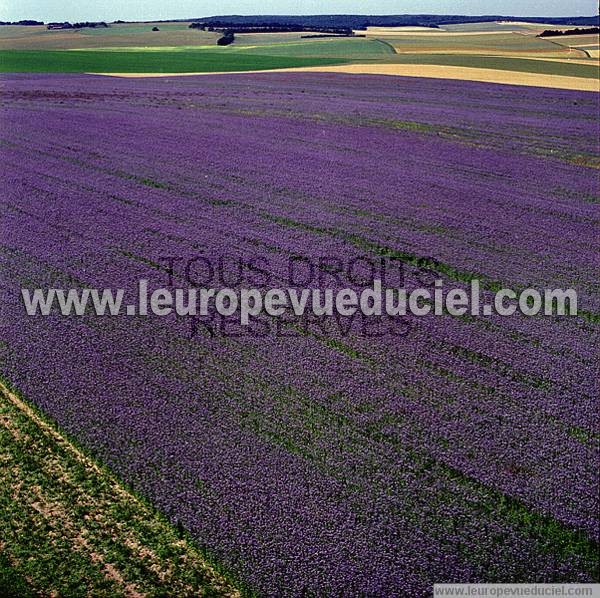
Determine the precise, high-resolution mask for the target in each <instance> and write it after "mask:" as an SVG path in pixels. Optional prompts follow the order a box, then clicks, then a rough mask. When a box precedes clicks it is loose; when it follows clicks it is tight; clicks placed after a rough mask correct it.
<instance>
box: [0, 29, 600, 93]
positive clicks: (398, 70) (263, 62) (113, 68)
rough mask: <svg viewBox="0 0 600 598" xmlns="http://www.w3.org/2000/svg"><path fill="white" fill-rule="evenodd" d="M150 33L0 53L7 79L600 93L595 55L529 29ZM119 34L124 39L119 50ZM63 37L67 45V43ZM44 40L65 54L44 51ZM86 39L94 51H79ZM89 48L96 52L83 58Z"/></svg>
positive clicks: (103, 33) (39, 34)
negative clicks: (343, 75) (222, 43)
mask: <svg viewBox="0 0 600 598" xmlns="http://www.w3.org/2000/svg"><path fill="white" fill-rule="evenodd" d="M150 25H153V24H152V23H133V24H117V25H111V27H110V28H108V29H87V30H86V29H83V30H81V31H80V32H69V31H67V32H62V31H46V30H38V29H39V28H36V27H33V28H28V27H12V26H8V27H0V48H5V49H4V50H2V49H0V72H87V73H106V74H110V73H114V74H119V75H125V74H148V75H149V76H152V75H157V74H178V73H192V74H194V73H207V72H208V73H211V72H212V73H224V72H236V71H252V72H254V71H262V70H272V69H296V68H298V69H304V68H307V67H315V68H322V69H323V70H324V71H329V70H331V69H330V67H332V66H335V67H336V70H342V71H348V72H365V73H368V72H373V73H380V74H390V75H406V76H412V75H413V73H414V72H415V66H414V65H422V66H423V67H424V69H423V73H424V75H425V76H433V77H436V78H440V77H441V78H444V77H447V78H457V79H467V80H468V79H471V80H479V81H494V82H498V83H514V84H517V85H525V86H529V85H540V86H546V87H548V86H549V87H552V86H553V85H554V86H556V87H557V88H566V89H577V90H594V89H595V86H594V85H593V84H592V83H591V80H592V79H597V78H598V73H599V71H598V68H599V63H598V60H597V59H594V58H593V56H594V54H595V53H596V50H595V49H594V47H595V46H594V47H592V46H586V47H585V48H582V49H578V48H571V47H568V46H569V44H570V43H571V42H570V41H569V39H565V41H564V44H563V45H561V44H559V43H556V42H555V41H548V40H546V39H540V38H537V37H536V34H537V33H538V32H539V31H541V30H542V29H541V27H545V26H540V27H536V26H534V25H532V24H528V23H521V24H519V23H480V24H469V25H465V26H464V27H463V28H462V29H464V30H460V29H459V27H460V26H458V25H456V26H449V27H451V28H452V29H453V30H452V31H449V30H445V28H442V29H439V30H438V29H431V28H429V29H423V28H415V27H406V28H382V27H379V28H377V27H372V28H369V29H368V30H367V37H355V38H343V37H342V38H335V37H325V38H318V37H317V38H304V37H302V36H303V35H304V34H302V33H268V34H256V33H253V34H237V35H236V38H235V41H234V43H233V44H231V45H230V46H226V47H219V46H216V45H215V44H216V41H215V39H216V37H215V36H218V35H219V34H215V33H209V32H202V31H200V30H190V29H189V28H188V27H187V25H188V23H158V24H157V26H159V27H160V28H161V31H160V32H157V33H154V34H152V36H154V35H157V36H159V35H160V36H163V37H162V38H160V39H159V38H158V37H144V36H148V35H149V34H148V32H147V29H148V27H150ZM511 27H512V28H513V29H509V28H511ZM30 29H31V30H33V31H29V30H30ZM16 30H19V33H18V35H17V33H15V31H16ZM28 31H29V33H28ZM11 32H12V33H11ZM116 32H118V33H119V35H118V40H116V41H115V39H116V38H115V35H116ZM190 35H191V36H193V41H194V42H195V43H191V41H190V39H191V38H189V37H181V36H190ZM61 36H63V37H64V36H68V37H69V36H70V37H69V41H68V43H65V42H64V40H63V37H61ZM177 36H180V37H177ZM583 37H586V36H583ZM16 39H19V40H20V42H19V44H16V42H15V40H16ZM40 39H44V40H46V42H47V43H46V42H44V43H46V45H49V47H51V46H53V45H55V46H57V47H59V49H54V50H49V49H40V48H42V46H40V45H39V43H38V42H39V40H40ZM83 39H85V40H87V41H85V43H81V44H80V43H79V40H83ZM52 40H54V41H52ZM90 40H91V41H90ZM587 41H588V40H580V42H578V43H584V42H585V43H587ZM55 42H56V43H55ZM154 42H156V43H154ZM124 44H126V45H124ZM86 45H92V46H94V47H88V48H87V49H76V48H77V47H78V46H83V47H85V46H86ZM17 46H18V47H17ZM6 48H12V49H6ZM25 48H27V49H25ZM36 48H37V49H36ZM65 48H70V49H68V50H67V49H65ZM352 65H360V66H357V67H354V66H352ZM382 65H384V66H382ZM385 65H388V66H385ZM394 65H397V66H394ZM401 65H405V66H403V67H402V66H401ZM438 67H439V68H438ZM450 67H452V68H450ZM494 71H501V72H499V73H494ZM425 73H426V74H425ZM511 73H514V76H513V75H511ZM534 75H535V76H534ZM553 77H554V79H552V78H553Z"/></svg>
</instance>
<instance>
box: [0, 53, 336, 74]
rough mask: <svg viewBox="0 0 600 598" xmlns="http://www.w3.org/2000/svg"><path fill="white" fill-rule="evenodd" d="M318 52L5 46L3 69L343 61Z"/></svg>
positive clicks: (117, 69) (227, 67) (193, 68)
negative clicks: (312, 53) (273, 54)
mask: <svg viewBox="0 0 600 598" xmlns="http://www.w3.org/2000/svg"><path fill="white" fill-rule="evenodd" d="M346 62H348V60H343V59H340V58H334V57H332V58H325V57H319V56H309V55H303V56H290V55H278V56H267V55H262V54H258V53H247V52H246V53H243V52H228V51H226V50H225V49H223V50H218V49H216V48H215V50H175V51H160V52H147V51H144V50H136V51H118V50H108V51H103V50H5V51H0V72H5V73H7V72H12V73H14V72H29V73H50V72H61V73H193V72H207V73H211V72H219V71H227V72H234V71H249V70H269V69H279V68H291V67H302V66H321V65H329V64H344V63H346Z"/></svg>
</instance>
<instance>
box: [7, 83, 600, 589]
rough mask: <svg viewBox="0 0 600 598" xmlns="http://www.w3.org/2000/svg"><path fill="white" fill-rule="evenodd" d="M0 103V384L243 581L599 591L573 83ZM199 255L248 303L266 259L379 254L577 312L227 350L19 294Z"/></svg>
mask: <svg viewBox="0 0 600 598" xmlns="http://www.w3.org/2000/svg"><path fill="white" fill-rule="evenodd" d="M1 93H2V108H1V113H0V114H1V116H0V125H1V128H0V155H1V160H2V164H3V168H2V170H1V177H2V180H1V182H0V186H1V188H2V190H3V191H2V197H1V204H0V205H1V221H0V289H1V291H0V375H1V376H2V377H3V378H4V379H5V380H6V381H7V382H9V383H11V384H12V385H13V386H14V387H15V388H16V389H18V390H19V391H20V392H21V393H22V395H23V396H24V397H26V398H27V399H29V400H31V401H32V402H33V403H35V405H36V406H38V407H39V408H40V409H41V410H42V411H43V412H44V413H46V414H47V415H48V416H49V417H51V418H53V419H54V420H55V421H56V422H57V423H58V424H59V425H60V426H61V428H62V429H63V430H65V431H66V432H67V433H68V434H69V435H71V436H72V437H73V438H75V439H76V440H77V441H78V442H79V443H80V444H81V445H82V446H83V447H85V448H86V449H88V450H89V451H91V452H92V453H93V454H94V455H95V456H96V457H97V458H98V459H99V460H101V461H102V462H104V463H106V464H107V465H108V466H109V467H110V468H111V469H112V470H113V471H114V472H116V474H117V475H119V476H120V477H121V478H122V479H123V480H124V481H125V482H127V483H128V484H129V485H130V486H131V487H133V488H134V489H135V490H136V491H138V492H139V493H140V494H141V495H143V496H145V497H147V498H148V499H149V500H150V501H151V502H152V504H154V505H155V506H156V507H157V508H158V509H159V510H160V511H161V512H163V513H165V514H166V515H167V516H168V517H169V519H170V520H171V521H172V522H173V523H179V524H180V525H182V526H183V527H184V528H185V529H187V530H189V532H190V534H191V535H192V536H193V538H194V539H195V540H196V541H197V544H198V545H199V546H200V547H201V548H202V549H203V550H205V551H206V552H207V553H208V554H210V555H211V556H212V557H213V558H214V559H215V560H216V561H218V562H219V563H222V564H223V566H224V567H225V568H226V569H227V570H228V571H231V572H232V573H233V574H234V575H235V576H236V578H237V579H239V580H241V581H242V582H243V583H244V584H246V585H247V587H248V588H250V589H252V590H255V591H257V592H258V593H259V594H260V595H266V596H283V595H289V596H298V595H302V593H303V592H304V595H344V596H354V595H370V596H381V595H395V596H425V595H428V594H429V593H430V592H431V587H432V584H433V583H441V582H475V581H481V582H511V581H515V582H516V581H523V582H534V581H540V582H550V581H564V582H566V581H569V582H584V581H590V580H598V570H597V567H598V543H599V541H600V533H599V516H598V513H599V508H600V501H599V496H598V484H599V477H598V465H599V457H600V455H599V451H600V425H599V424H600V422H599V418H598V413H599V411H598V408H599V404H598V403H599V402H598V383H597V378H598V371H597V358H596V355H595V351H594V347H595V346H597V342H598V329H599V326H598V324H599V322H600V304H599V303H600V302H599V299H598V283H597V272H598V266H599V263H598V255H599V253H598V234H597V230H598V229H597V226H598V222H597V205H598V201H599V199H600V198H599V188H598V187H599V185H598V167H599V166H600V159H599V153H600V152H599V149H600V148H599V147H598V122H597V115H598V108H599V99H598V98H599V96H598V94H595V93H587V92H573V91H560V90H552V89H540V88H525V87H519V88H517V87H511V86H499V85H487V84H481V83H471V82H459V81H447V80H425V79H414V78H402V77H397V78H396V77H378V76H351V75H341V74H339V75H332V74H316V73H311V74H308V73H267V74H247V75H243V74H240V75H227V76H218V75H210V76H204V77H181V78H163V79H145V80H144V79H134V80H129V79H115V78H108V77H106V78H104V77H94V76H86V75H58V74H57V75H35V74H28V75H17V74H15V75H5V76H3V77H2V92H1ZM199 256H203V257H206V258H207V259H210V261H211V262H212V263H215V264H216V263H218V262H219V258H223V259H222V263H224V264H226V265H227V267H228V268H229V266H230V265H231V264H232V262H233V260H234V259H235V258H240V259H243V260H255V261H256V262H257V263H261V264H262V265H263V266H262V270H263V276H264V278H265V280H266V279H268V282H269V285H270V286H278V285H285V284H286V282H285V281H286V278H287V276H288V264H289V259H290V258H291V257H296V258H298V257H301V258H310V259H311V260H313V261H314V262H318V261H319V259H320V258H322V257H323V256H325V257H327V258H329V259H330V260H334V259H338V260H341V261H343V262H344V263H348V262H349V261H351V260H352V259H354V258H364V257H370V258H372V259H374V260H375V259H377V260H378V259H381V258H393V259H394V260H395V263H399V264H402V266H403V267H404V268H405V274H406V275H407V276H408V277H409V278H410V277H411V276H412V277H416V278H417V279H419V280H422V279H424V278H427V277H428V276H429V277H432V276H433V275H434V274H438V275H439V276H441V277H442V278H444V279H445V280H447V281H449V283H451V284H453V285H455V286H460V285H466V284H468V283H469V282H470V281H471V280H472V279H475V278H476V279H480V280H481V281H482V285H483V287H484V289H485V290H486V291H487V292H492V291H494V290H496V289H497V288H500V287H510V288H514V289H523V288H527V287H535V288H540V289H541V288H546V287H552V288H557V287H558V288H567V287H573V288H576V289H577V292H578V295H579V310H580V315H579V316H577V317H544V316H542V317H526V316H514V317H510V318H506V317H504V318H503V317H500V316H489V317H480V318H474V317H466V316H465V317H460V318H459V317H451V316H443V317H434V316H431V317H429V316H428V317H413V316H408V317H406V318H405V320H404V321H403V323H402V330H401V331H399V330H398V329H396V331H395V333H394V334H385V335H369V334H365V332H364V330H361V329H359V328H353V329H352V330H350V331H349V332H348V333H347V334H346V333H344V331H343V330H340V329H339V328H335V327H331V328H325V329H324V328H320V327H319V325H318V323H315V325H314V326H312V327H307V328H299V327H295V326H293V325H290V326H288V327H287V328H286V327H285V326H284V327H283V332H285V334H273V333H269V334H266V335H260V336H259V335H256V336H253V335H248V334H243V335H234V334H219V333H214V331H213V330H212V329H211V328H209V327H208V326H204V325H201V326H197V327H192V328H190V323H189V322H188V321H186V320H185V319H184V318H177V317H175V316H173V317H170V316H169V317H166V318H159V317H154V316H152V317H151V316H148V317H144V316H131V317H125V316H123V317H116V318H106V317H97V316H94V315H91V314H89V315H85V316H81V317H63V316H60V315H57V314H53V315H51V316H49V317H42V316H39V317H28V316H27V315H26V314H25V311H24V308H23V305H22V302H21V295H20V289H21V288H23V287H29V288H38V287H40V288H48V287H64V288H71V287H76V288H78V287H81V288H83V287H95V288H105V287H111V288H124V289H130V290H131V291H132V293H134V292H135V289H136V286H137V283H138V280H139V279H141V278H145V279H149V280H150V281H151V284H152V285H153V286H154V287H161V286H165V284H166V280H167V278H168V276H167V275H168V272H167V270H168V268H166V264H167V262H166V261H165V258H168V257H181V258H182V261H181V262H177V264H185V263H186V260H190V259H192V258H197V257H199ZM195 264H196V266H198V264H199V262H198V261H197V262H195ZM183 269H184V267H183V266H182V265H179V266H176V267H175V268H174V278H175V279H177V277H181V276H182V271H183ZM231 269H232V270H233V268H231ZM234 274H235V272H232V271H228V275H229V276H233V275H234ZM393 276H394V274H392V275H391V277H392V282H393ZM341 282H347V281H345V280H342V281H341Z"/></svg>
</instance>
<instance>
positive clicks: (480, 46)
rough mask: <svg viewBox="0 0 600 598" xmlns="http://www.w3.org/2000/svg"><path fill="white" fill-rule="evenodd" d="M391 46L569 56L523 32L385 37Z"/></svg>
mask: <svg viewBox="0 0 600 598" xmlns="http://www.w3.org/2000/svg"><path fill="white" fill-rule="evenodd" d="M382 39H384V40H385V41H387V42H388V43H390V44H391V45H392V46H393V47H394V48H395V49H396V51H397V52H398V53H402V52H416V51H419V52H424V53H432V52H443V53H453V52H454V53H480V54H481V53H488V54H513V55H515V54H521V55H524V56H528V55H533V54H535V55H538V54H543V55H557V54H565V55H566V54H567V53H568V50H564V49H563V48H561V47H560V46H557V45H556V44H553V43H552V42H550V41H548V40H547V39H543V38H539V37H535V36H534V35H523V34H521V33H512V32H511V33H502V32H485V33H433V34H425V35H416V34H415V35H398V36H396V37H384V38H382Z"/></svg>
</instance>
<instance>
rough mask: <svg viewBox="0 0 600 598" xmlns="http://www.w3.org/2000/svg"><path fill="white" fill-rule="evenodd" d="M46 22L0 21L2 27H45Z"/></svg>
mask: <svg viewBox="0 0 600 598" xmlns="http://www.w3.org/2000/svg"><path fill="white" fill-rule="evenodd" d="M43 24H44V21H30V20H25V21H0V25H43Z"/></svg>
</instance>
